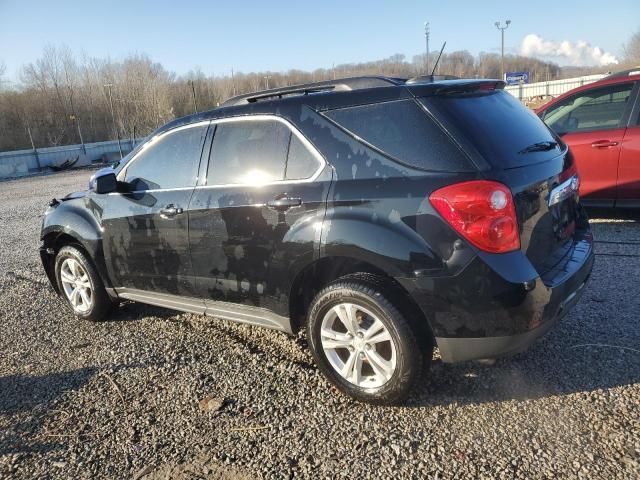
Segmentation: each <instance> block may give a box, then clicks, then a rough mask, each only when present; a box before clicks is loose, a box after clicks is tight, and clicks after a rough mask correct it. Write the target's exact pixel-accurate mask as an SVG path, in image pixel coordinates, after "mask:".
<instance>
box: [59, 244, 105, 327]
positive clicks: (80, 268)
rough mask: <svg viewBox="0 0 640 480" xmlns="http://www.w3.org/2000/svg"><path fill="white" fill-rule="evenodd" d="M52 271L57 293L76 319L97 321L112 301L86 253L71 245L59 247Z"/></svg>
mask: <svg viewBox="0 0 640 480" xmlns="http://www.w3.org/2000/svg"><path fill="white" fill-rule="evenodd" d="M55 274H56V280H57V282H58V289H59V291H60V295H61V296H62V298H64V299H65V300H66V302H67V304H68V305H69V306H70V307H71V309H72V310H73V313H75V315H76V316H77V317H79V318H84V319H86V320H92V321H99V320H102V319H104V317H105V316H106V315H107V313H109V311H110V310H111V307H112V306H113V304H112V303H111V300H110V299H109V295H108V294H107V291H106V290H105V288H104V284H103V283H102V279H101V278H100V276H99V275H98V272H97V271H96V269H95V267H94V266H93V263H92V262H91V260H90V259H89V258H88V257H87V255H86V254H85V253H84V252H83V251H82V250H80V249H79V248H76V247H74V246H66V247H63V248H61V249H60V251H59V252H58V254H57V255H56V261H55Z"/></svg>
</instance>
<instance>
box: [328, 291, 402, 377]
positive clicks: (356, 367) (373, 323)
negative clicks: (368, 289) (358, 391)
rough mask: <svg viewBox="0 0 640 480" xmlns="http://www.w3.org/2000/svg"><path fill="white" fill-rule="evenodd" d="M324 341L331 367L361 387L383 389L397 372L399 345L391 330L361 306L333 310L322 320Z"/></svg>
mask: <svg viewBox="0 0 640 480" xmlns="http://www.w3.org/2000/svg"><path fill="white" fill-rule="evenodd" d="M320 341H321V344H322V349H323V350H324V353H325V355H326V357H327V359H328V360H329V363H330V364H331V366H332V367H333V368H334V369H335V370H336V371H337V372H338V373H339V374H340V376H342V377H343V378H344V379H345V380H347V381H348V382H350V383H352V384H353V385H356V386H358V387H362V388H377V387H380V386H382V385H384V384H385V383H387V382H388V381H389V380H390V379H391V377H392V376H393V374H394V372H395V370H396V345H395V344H394V341H393V338H392V337H391V334H390V332H389V330H388V329H387V327H386V326H385V325H384V323H383V322H382V321H381V320H380V319H379V318H378V317H377V316H376V315H374V314H373V313H372V312H371V311H370V310H368V309H366V308H364V307H362V306H360V305H356V304H353V303H340V304H338V305H335V306H334V307H332V308H331V309H330V310H329V311H328V312H327V313H326V314H325V316H324V318H323V319H322V326H321V328H320Z"/></svg>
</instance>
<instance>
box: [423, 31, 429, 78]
mask: <svg viewBox="0 0 640 480" xmlns="http://www.w3.org/2000/svg"><path fill="white" fill-rule="evenodd" d="M429 33H431V31H430V30H429V22H424V38H425V40H426V42H427V51H426V55H425V65H426V70H427V72H426V74H427V75H429Z"/></svg>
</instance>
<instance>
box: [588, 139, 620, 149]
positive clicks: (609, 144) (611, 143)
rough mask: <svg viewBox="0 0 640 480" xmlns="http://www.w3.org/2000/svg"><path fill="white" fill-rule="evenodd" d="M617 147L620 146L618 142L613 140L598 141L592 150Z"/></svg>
mask: <svg viewBox="0 0 640 480" xmlns="http://www.w3.org/2000/svg"><path fill="white" fill-rule="evenodd" d="M616 145H618V142H614V141H611V140H598V141H597V142H593V143H592V144H591V148H606V147H615V146H616Z"/></svg>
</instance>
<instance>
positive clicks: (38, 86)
mask: <svg viewBox="0 0 640 480" xmlns="http://www.w3.org/2000/svg"><path fill="white" fill-rule="evenodd" d="M437 53H438V52H433V53H431V54H430V55H429V64H430V65H431V66H433V65H434V64H435V61H436V58H437ZM639 61H640V59H639ZM504 63H505V71H529V72H531V81H534V82H535V81H543V80H553V79H557V78H561V77H562V74H563V70H562V68H560V67H559V66H558V65H556V64H555V63H550V62H544V61H541V60H538V59H535V58H529V57H522V56H516V55H506V56H505V62H504ZM426 65H427V58H426V55H424V54H423V55H416V56H414V57H413V58H412V59H411V60H408V59H407V58H406V57H405V56H404V55H401V54H396V55H393V56H391V57H388V58H385V59H382V60H376V61H371V62H365V63H349V64H342V65H336V66H334V67H332V68H320V69H316V70H314V71H303V70H289V71H286V72H253V73H241V72H229V73H228V74H225V75H222V76H219V75H205V74H204V73H203V72H202V71H200V70H193V71H190V72H188V73H187V74H186V75H181V76H178V75H176V74H175V73H172V72H170V71H167V70H166V69H165V68H164V67H163V66H162V65H161V64H160V63H157V62H154V61H152V60H151V59H150V58H149V57H148V56H146V55H139V54H135V55H129V56H127V57H126V58H124V59H122V60H118V61H114V60H111V59H100V58H94V57H88V56H84V55H83V56H80V57H78V56H76V55H74V54H73V53H72V52H71V50H70V49H69V48H68V47H64V46H62V47H55V46H48V47H46V48H45V49H44V50H43V53H42V56H41V57H40V58H39V59H38V60H36V61H35V62H33V63H29V64H27V65H25V66H23V68H22V70H21V72H20V80H19V83H18V84H16V85H13V86H11V87H6V86H5V87H4V88H3V85H6V82H4V83H3V82H2V76H3V73H4V71H5V68H4V65H3V64H2V63H1V62H0V151H6V150H15V149H26V148H31V147H32V145H33V146H35V147H36V148H38V147H46V146H55V145H67V144H77V143H80V142H81V141H84V142H85V143H87V142H96V141H103V140H112V139H115V138H116V137H117V136H119V137H120V138H130V137H133V138H139V137H142V136H145V135H147V134H149V133H150V132H152V131H153V130H154V129H156V128H157V127H159V126H160V125H162V124H164V123H166V122H167V121H169V120H171V119H173V118H177V117H180V116H183V115H187V114H190V113H193V112H194V111H196V110H197V111H204V110H210V109H212V108H215V107H216V106H218V105H220V104H221V103H223V102H224V101H225V100H226V99H227V98H229V97H231V96H233V95H239V94H242V93H247V92H253V91H257V90H262V89H265V88H266V87H269V88H274V87H282V86H289V85H296V84H300V83H307V82H313V81H320V80H329V79H333V78H340V77H349V76H357V75H372V74H375V75H388V76H394V77H414V76H417V75H422V74H424V73H425V68H426ZM500 72H501V58H500V55H499V54H494V53H480V54H479V55H478V56H475V57H474V56H473V55H471V54H470V53H469V52H468V51H456V52H450V53H445V54H443V55H442V58H441V59H440V61H439V63H438V69H437V72H436V73H438V74H450V75H456V76H459V77H467V78H475V77H480V78H499V77H500Z"/></svg>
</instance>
